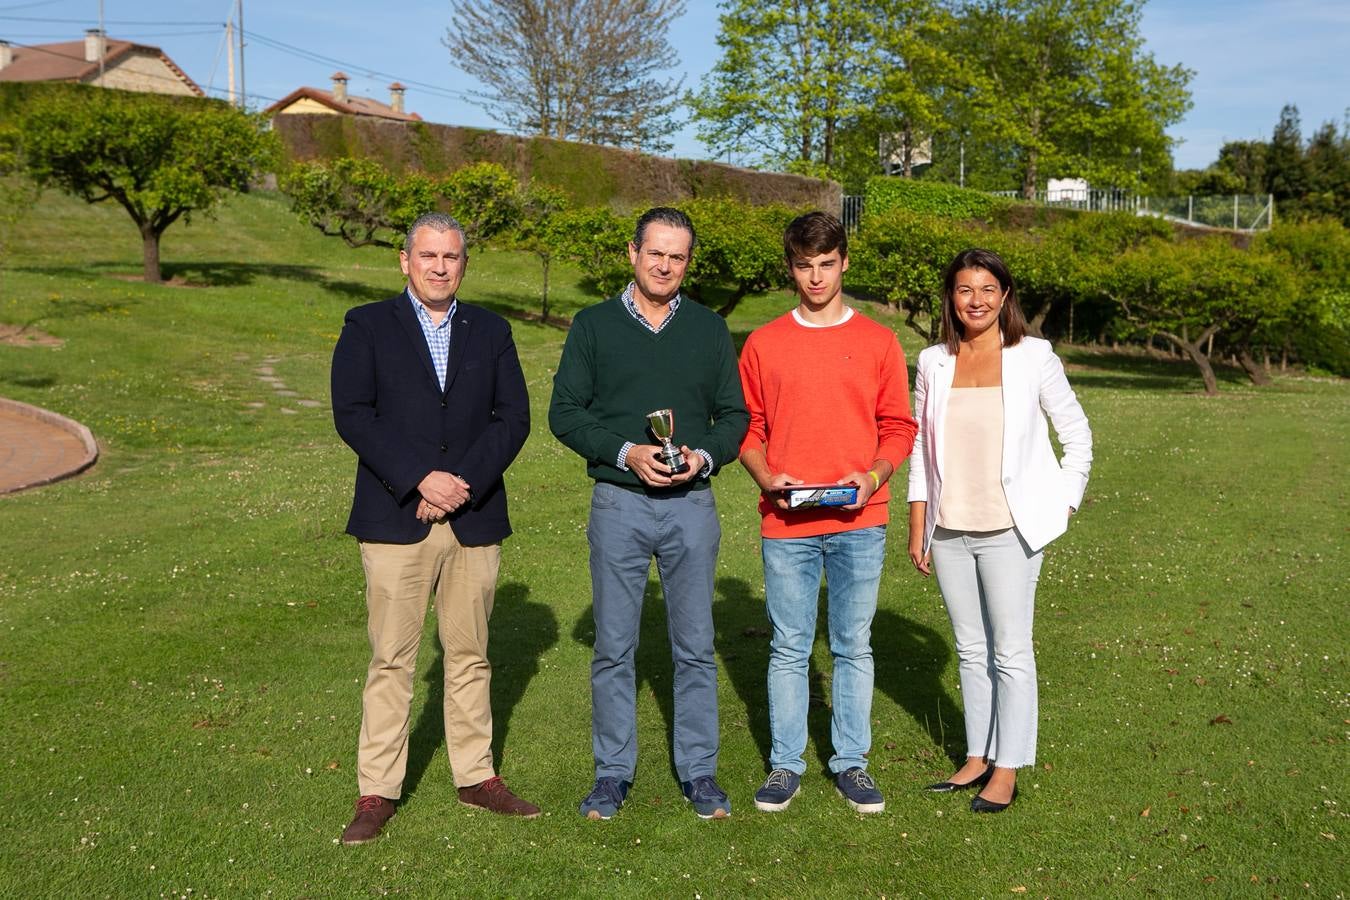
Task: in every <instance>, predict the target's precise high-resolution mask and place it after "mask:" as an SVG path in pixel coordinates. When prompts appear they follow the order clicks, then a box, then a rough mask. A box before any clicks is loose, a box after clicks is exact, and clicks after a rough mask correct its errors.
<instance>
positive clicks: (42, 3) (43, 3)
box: [0, 0, 66, 9]
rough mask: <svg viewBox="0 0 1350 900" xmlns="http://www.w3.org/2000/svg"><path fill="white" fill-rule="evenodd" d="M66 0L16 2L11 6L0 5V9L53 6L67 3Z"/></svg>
mask: <svg viewBox="0 0 1350 900" xmlns="http://www.w3.org/2000/svg"><path fill="white" fill-rule="evenodd" d="M65 2H66V0H37V2H36V3H14V4H11V5H9V6H0V9H28V8H30V7H33V6H51V5H52V4H53V3H65Z"/></svg>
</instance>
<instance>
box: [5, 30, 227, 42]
mask: <svg viewBox="0 0 1350 900" xmlns="http://www.w3.org/2000/svg"><path fill="white" fill-rule="evenodd" d="M219 33H220V29H218V28H212V29H211V30H210V31H160V32H150V33H136V34H120V35H118V36H117V37H115V38H109V40H117V41H137V40H140V39H142V38H161V37H195V36H197V35H201V34H219ZM9 38H28V39H30V40H31V39H33V38H39V39H42V40H50V41H53V42H65V43H70V42H71V41H72V38H71V36H70V34H69V33H68V32H67V33H65V34H14V33H13V32H10V33H9V34H7V35H6V37H5V38H4V40H8V39H9ZM74 40H79V39H78V38H75V39H74Z"/></svg>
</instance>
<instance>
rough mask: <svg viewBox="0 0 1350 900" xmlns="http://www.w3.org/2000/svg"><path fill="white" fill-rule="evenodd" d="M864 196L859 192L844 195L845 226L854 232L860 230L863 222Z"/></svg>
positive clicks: (843, 217)
mask: <svg viewBox="0 0 1350 900" xmlns="http://www.w3.org/2000/svg"><path fill="white" fill-rule="evenodd" d="M862 213H863V198H862V197H861V196H860V195H858V194H845V195H844V214H843V216H842V217H841V218H842V219H843V222H844V228H845V229H846V230H847V231H848V232H849V233H852V232H854V231H857V230H858V226H859V225H860V224H862Z"/></svg>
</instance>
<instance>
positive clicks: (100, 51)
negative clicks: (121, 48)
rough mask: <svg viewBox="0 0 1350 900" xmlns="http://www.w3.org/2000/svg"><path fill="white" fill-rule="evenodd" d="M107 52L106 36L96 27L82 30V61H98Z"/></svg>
mask: <svg viewBox="0 0 1350 900" xmlns="http://www.w3.org/2000/svg"><path fill="white" fill-rule="evenodd" d="M107 52H108V36H107V35H106V34H104V33H103V32H102V31H100V30H99V29H97V28H88V29H86V30H85V32H84V61H85V62H98V61H99V60H100V59H102V58H103V56H104V54H106V53H107Z"/></svg>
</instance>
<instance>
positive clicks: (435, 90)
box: [248, 31, 473, 102]
mask: <svg viewBox="0 0 1350 900" xmlns="http://www.w3.org/2000/svg"><path fill="white" fill-rule="evenodd" d="M248 36H249V37H250V38H251V39H252V40H255V41H257V42H259V43H261V44H263V45H264V46H267V47H270V48H272V49H273V50H279V51H281V52H283V53H286V54H287V55H290V56H296V57H299V58H301V59H307V60H309V61H310V62H321V63H324V64H325V65H333V66H337V67H338V68H340V69H350V70H351V71H353V72H357V73H359V74H362V75H368V76H372V77H379V78H389V79H392V80H394V81H398V82H402V83H403V84H406V85H409V86H411V87H416V88H420V89H422V90H424V91H426V92H428V93H430V94H434V95H436V96H438V97H445V98H447V99H451V100H462V101H466V102H473V99H472V97H471V96H470V95H468V94H466V93H464V92H463V91H455V90H451V89H449V88H444V87H441V86H440V85H435V84H427V83H426V82H424V81H415V80H413V79H411V78H404V77H402V76H400V75H394V74H391V73H389V72H381V71H379V70H378V69H371V68H368V67H367V66H363V65H361V64H360V63H354V62H350V61H347V60H341V59H336V58H334V57H331V56H324V55H323V54H321V53H315V52H313V51H311V50H306V49H304V48H303V47H296V46H295V45H293V44H287V43H285V42H284V41H279V40H277V39H275V38H269V37H267V36H266V35H261V34H259V33H258V32H256V31H250V32H249V33H248Z"/></svg>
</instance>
